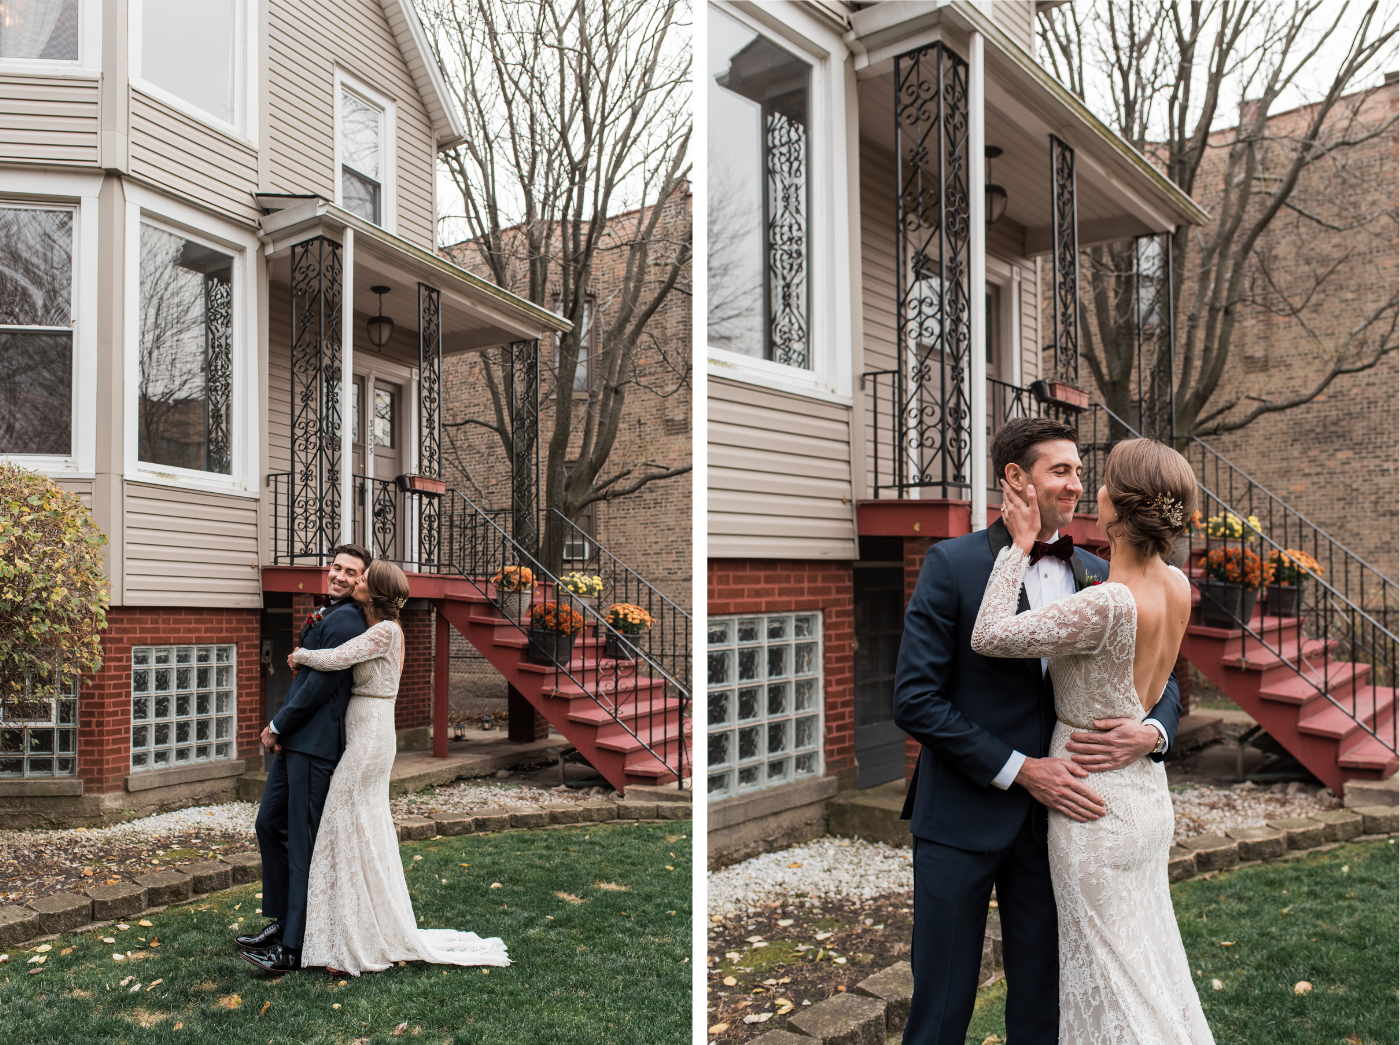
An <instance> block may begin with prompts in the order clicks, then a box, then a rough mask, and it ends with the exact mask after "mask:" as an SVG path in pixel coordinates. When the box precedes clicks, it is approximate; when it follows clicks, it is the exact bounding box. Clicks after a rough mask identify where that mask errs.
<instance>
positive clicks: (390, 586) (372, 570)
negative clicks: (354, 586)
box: [365, 559, 408, 620]
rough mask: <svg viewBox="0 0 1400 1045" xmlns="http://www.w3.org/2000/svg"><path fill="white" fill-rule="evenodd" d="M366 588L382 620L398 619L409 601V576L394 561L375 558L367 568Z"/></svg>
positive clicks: (375, 610)
mask: <svg viewBox="0 0 1400 1045" xmlns="http://www.w3.org/2000/svg"><path fill="white" fill-rule="evenodd" d="M365 588H366V590H368V591H369V597H370V600H371V603H372V605H373V606H374V612H375V613H376V614H377V615H378V616H379V618H380V619H381V620H398V619H399V610H401V609H403V604H404V603H405V602H407V601H408V578H407V577H405V576H404V575H403V570H401V569H399V568H398V567H397V566H395V565H394V564H393V563H392V562H387V561H386V560H384V559H375V560H374V561H373V562H372V563H370V564H369V569H367V570H365Z"/></svg>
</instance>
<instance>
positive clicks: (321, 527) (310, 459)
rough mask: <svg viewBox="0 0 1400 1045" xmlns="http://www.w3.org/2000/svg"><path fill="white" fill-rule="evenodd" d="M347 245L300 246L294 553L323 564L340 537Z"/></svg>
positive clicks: (295, 303)
mask: <svg viewBox="0 0 1400 1045" xmlns="http://www.w3.org/2000/svg"><path fill="white" fill-rule="evenodd" d="M343 294H344V291H343V286H342V282H341V258H340V244H338V243H336V242H335V241H333V240H330V239H327V238H326V237H324V236H317V237H316V238H315V239H311V240H307V241H305V242H304V243H298V244H295V245H294V246H293V247H292V479H291V496H290V502H291V504H290V524H289V537H290V541H289V546H290V550H291V559H292V561H293V562H295V561H296V560H297V559H307V558H309V559H313V560H315V561H316V562H317V563H323V562H325V561H327V559H328V558H329V553H330V550H331V549H332V548H334V547H335V546H336V545H337V544H338V543H340V392H341V322H340V321H341V314H340V312H341V307H342V301H343Z"/></svg>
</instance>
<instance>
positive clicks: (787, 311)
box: [763, 89, 812, 370]
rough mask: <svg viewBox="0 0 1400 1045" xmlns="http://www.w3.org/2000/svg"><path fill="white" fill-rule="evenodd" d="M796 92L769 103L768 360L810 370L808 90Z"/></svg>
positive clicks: (765, 142) (766, 150)
mask: <svg viewBox="0 0 1400 1045" xmlns="http://www.w3.org/2000/svg"><path fill="white" fill-rule="evenodd" d="M794 94H799V95H800V97H799V98H797V100H796V104H795V105H794V104H787V105H784V104H782V102H783V101H784V100H785V99H787V98H788V97H789V96H783V97H782V98H779V99H777V100H775V102H770V103H767V104H765V105H764V134H763V152H764V170H765V171H766V172H767V185H766V186H765V192H764V209H765V210H766V211H767V221H766V225H767V229H768V249H767V251H766V258H765V262H764V267H765V268H766V270H767V278H766V279H765V281H764V282H765V295H766V297H767V299H768V309H767V313H768V331H767V333H768V358H770V359H772V360H773V361H774V362H777V363H783V364H785V365H787V366H795V367H801V368H803V369H804V370H809V369H811V366H812V353H811V347H810V339H809V336H808V325H809V324H808V293H807V283H808V280H807V248H808V244H807V128H806V126H805V125H804V124H803V122H802V120H801V119H800V118H799V117H800V115H801V114H803V113H805V109H806V104H805V103H806V91H805V89H804V90H803V91H801V92H794ZM799 107H800V108H799ZM793 109H797V111H796V112H793V111H790V110H793Z"/></svg>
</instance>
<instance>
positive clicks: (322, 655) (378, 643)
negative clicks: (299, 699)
mask: <svg viewBox="0 0 1400 1045" xmlns="http://www.w3.org/2000/svg"><path fill="white" fill-rule="evenodd" d="M393 641H394V632H393V625H391V624H390V623H389V622H388V621H381V622H380V623H379V624H376V625H375V626H374V627H372V628H370V629H369V631H367V632H365V633H364V634H363V635H360V636H358V637H357V638H353V639H351V640H350V641H349V642H344V643H341V644H340V645H339V646H336V647H335V648H334V649H306V648H305V647H304V646H303V647H301V648H299V649H297V650H295V651H294V652H293V653H292V660H293V661H295V662H296V663H298V664H305V665H306V666H307V667H308V668H315V669H316V670H317V671H344V670H345V669H346V668H348V667H351V666H352V665H355V664H362V663H364V662H365V661H367V660H374V658H375V657H382V656H385V655H386V654H387V653H388V652H389V647H390V645H391V644H392V643H393Z"/></svg>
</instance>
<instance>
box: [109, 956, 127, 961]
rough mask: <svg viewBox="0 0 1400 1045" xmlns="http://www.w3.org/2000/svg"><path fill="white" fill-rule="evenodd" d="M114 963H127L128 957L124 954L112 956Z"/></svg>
mask: <svg viewBox="0 0 1400 1045" xmlns="http://www.w3.org/2000/svg"><path fill="white" fill-rule="evenodd" d="M112 961H114V962H124V961H126V955H124V954H114V955H112Z"/></svg>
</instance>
